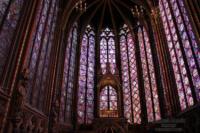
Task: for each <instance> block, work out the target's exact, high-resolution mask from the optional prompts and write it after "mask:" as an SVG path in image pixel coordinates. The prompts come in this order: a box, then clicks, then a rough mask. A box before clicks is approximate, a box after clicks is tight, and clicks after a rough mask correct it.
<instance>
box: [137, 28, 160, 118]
mask: <svg viewBox="0 0 200 133" xmlns="http://www.w3.org/2000/svg"><path fill="white" fill-rule="evenodd" d="M138 40H139V46H140V56H141V62H142V70H143V80H144V89H145V99H146V107H147V115H148V121H149V122H152V121H155V120H158V119H160V108H159V99H158V93H157V84H156V79H155V71H154V65H153V59H152V52H151V47H150V42H149V37H148V34H147V32H146V30H145V28H144V27H142V28H141V27H140V28H139V30H138Z"/></svg>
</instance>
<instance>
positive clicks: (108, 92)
mask: <svg viewBox="0 0 200 133" xmlns="http://www.w3.org/2000/svg"><path fill="white" fill-rule="evenodd" d="M117 110H118V109H117V92H116V90H115V89H114V88H113V87H112V86H106V87H104V88H103V89H102V90H101V92H100V116H101V117H117V114H116V113H117Z"/></svg>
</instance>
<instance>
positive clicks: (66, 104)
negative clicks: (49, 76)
mask: <svg viewBox="0 0 200 133" xmlns="http://www.w3.org/2000/svg"><path fill="white" fill-rule="evenodd" d="M76 47H77V25H76V24H75V25H74V26H73V28H72V30H71V32H70V34H69V37H68V42H67V47H66V52H65V62H64V74H63V82H62V90H61V104H60V106H61V107H60V121H61V122H71V113H72V112H71V110H72V95H73V87H74V72H75V59H76Z"/></svg>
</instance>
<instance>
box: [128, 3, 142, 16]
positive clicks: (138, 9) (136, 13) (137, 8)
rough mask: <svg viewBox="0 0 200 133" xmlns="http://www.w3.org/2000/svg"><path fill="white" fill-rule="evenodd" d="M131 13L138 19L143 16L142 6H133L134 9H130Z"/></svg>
mask: <svg viewBox="0 0 200 133" xmlns="http://www.w3.org/2000/svg"><path fill="white" fill-rule="evenodd" d="M131 13H132V14H133V16H136V17H139V16H141V15H143V14H144V8H143V7H142V6H138V5H135V6H134V8H131Z"/></svg>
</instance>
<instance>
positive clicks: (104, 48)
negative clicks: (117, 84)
mask: <svg viewBox="0 0 200 133" xmlns="http://www.w3.org/2000/svg"><path fill="white" fill-rule="evenodd" d="M100 40H101V41H100V63H101V69H102V72H103V74H105V73H106V64H107V63H109V64H110V69H111V70H110V71H111V73H112V74H114V73H115V69H116V58H115V41H114V34H113V32H112V31H111V30H110V29H109V28H106V29H105V30H103V32H102V33H101V36H100Z"/></svg>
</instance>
